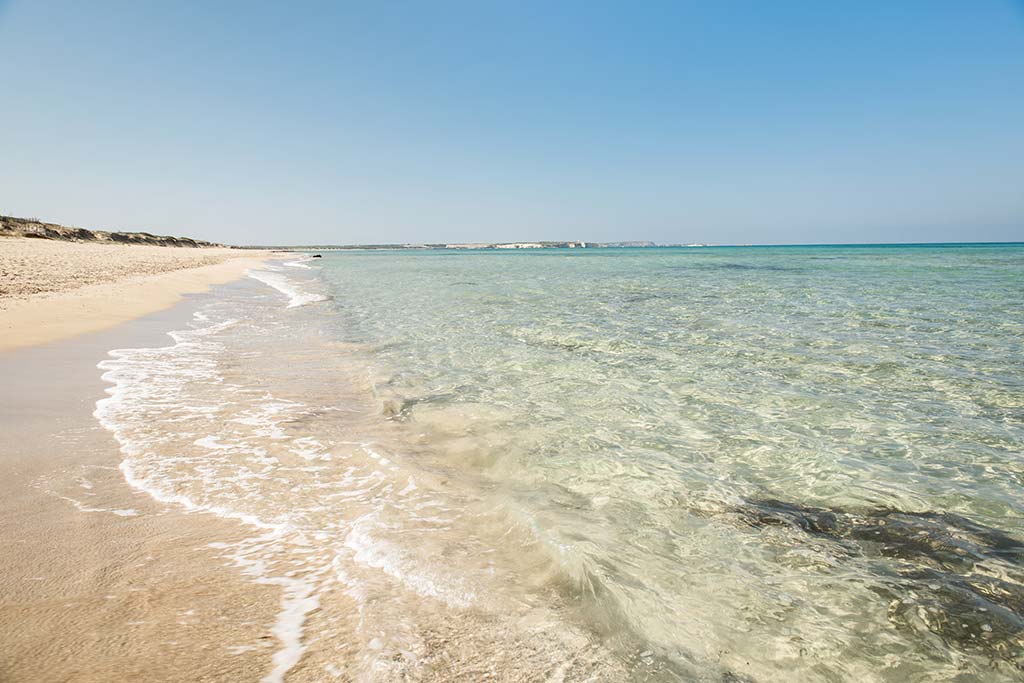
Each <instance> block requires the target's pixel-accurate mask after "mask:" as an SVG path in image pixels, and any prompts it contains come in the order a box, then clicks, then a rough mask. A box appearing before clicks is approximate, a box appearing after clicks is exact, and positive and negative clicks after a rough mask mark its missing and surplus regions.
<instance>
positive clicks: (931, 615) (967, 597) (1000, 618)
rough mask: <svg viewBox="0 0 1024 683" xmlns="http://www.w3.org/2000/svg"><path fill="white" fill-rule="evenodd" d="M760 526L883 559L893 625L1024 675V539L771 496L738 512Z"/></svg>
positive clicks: (956, 519)
mask: <svg viewBox="0 0 1024 683" xmlns="http://www.w3.org/2000/svg"><path fill="white" fill-rule="evenodd" d="M732 512H734V513H735V514H738V515H739V516H740V517H741V518H742V519H743V521H745V522H746V523H747V524H750V525H751V526H753V527H755V528H761V527H767V526H788V527H792V528H795V529H799V530H800V531H802V532H804V533H807V534H809V535H812V536H815V537H817V538H825V539H829V540H831V541H834V542H836V543H840V544H842V545H843V546H844V548H845V549H846V550H848V551H851V552H852V553H854V554H859V555H862V556H864V557H867V558H879V559H881V560H883V562H880V563H875V564H874V566H875V567H876V571H877V572H878V574H879V575H880V576H881V578H882V579H883V580H882V582H881V586H882V587H881V588H877V589H876V592H877V593H878V594H879V597H880V598H882V599H885V600H888V601H889V609H888V613H889V619H890V621H891V622H892V623H893V624H895V625H897V626H899V627H902V628H904V629H907V630H910V631H914V632H916V631H919V630H920V629H922V628H923V629H925V630H927V631H928V632H930V633H932V634H935V635H937V636H939V637H940V638H941V639H942V640H943V642H945V643H946V644H948V645H950V646H953V647H957V648H959V649H962V650H966V651H980V652H984V653H986V654H987V655H989V656H991V657H993V658H998V659H1002V660H1005V661H1007V662H1010V663H1011V664H1013V665H1014V666H1016V667H1017V668H1020V669H1022V670H1024V585H1022V582H1024V542H1021V541H1019V540H1017V539H1015V538H1013V537H1011V536H1009V535H1008V534H1006V533H1005V532H1003V531H1000V530H998V529H993V528H990V527H987V526H985V525H983V524H979V523H977V522H975V521H973V520H970V519H967V518H966V517H962V516H960V515H955V514H951V513H945V512H903V511H900V510H892V509H876V510H869V511H866V512H855V511H849V510H841V509H837V508H817V507H812V506H804V505H799V504H795V503H787V502H783V501H779V500H773V499H762V500H750V501H747V503H746V504H745V505H743V506H739V507H736V508H734V509H733V510H732Z"/></svg>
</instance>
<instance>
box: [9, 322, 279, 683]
mask: <svg viewBox="0 0 1024 683" xmlns="http://www.w3.org/2000/svg"><path fill="white" fill-rule="evenodd" d="M191 311H192V305H191V304H190V303H189V302H186V303H184V304H182V305H180V306H177V307H174V308H173V309H171V310H167V311H162V312H160V313H156V314H153V315H150V316H147V317H144V318H141V319H139V320H136V321H133V322H131V323H128V324H126V325H122V326H119V327H117V328H116V329H114V330H109V331H106V332H101V333H93V334H88V335H84V336H79V337H77V338H75V339H73V340H67V341H63V342H59V343H54V344H48V345H44V346H37V347H33V348H27V349H21V350H18V351H13V352H10V351H9V352H4V353H0V377H3V380H4V381H3V382H2V383H0V402H2V405H3V406H4V409H3V411H2V412H0V538H3V539H4V543H3V546H2V550H0V567H2V569H0V642H2V643H3V647H0V681H4V682H7V681H104V682H107V681H129V680H146V681H181V680H191V681H211V680H222V681H228V680H249V681H255V680H259V679H260V678H261V677H262V676H263V675H265V674H266V672H268V671H269V670H270V669H271V658H272V655H273V653H274V652H275V651H276V650H277V649H278V647H279V643H278V641H277V638H276V637H275V636H274V634H273V633H272V631H271V629H272V627H273V625H274V622H275V618H276V614H277V612H278V610H279V600H280V591H279V590H278V589H277V588H276V587H274V586H269V585H257V584H254V583H252V582H251V581H249V580H247V579H246V577H245V576H244V575H242V573H241V572H239V570H238V569H237V568H235V567H233V566H228V565H227V561H226V560H225V559H224V558H223V557H222V555H221V554H220V553H218V551H217V550H216V549H214V548H211V547H209V544H210V543H211V542H214V541H218V542H224V541H229V542H230V541H231V540H232V539H235V538H238V537H240V536H241V535H243V534H244V530H242V529H241V525H239V524H235V523H233V522H230V521H227V520H222V519H218V518H216V517H213V516H212V515H186V514H184V513H182V512H180V511H178V510H176V509H174V508H170V507H165V506H162V505H159V504H157V503H155V502H154V501H152V499H150V498H149V497H148V496H146V495H145V494H142V493H139V492H136V491H134V490H132V489H131V488H129V487H128V485H127V484H126V483H125V481H124V479H123V477H122V475H121V472H120V471H119V470H118V469H117V466H118V463H119V462H120V460H121V456H120V453H119V451H118V444H117V443H116V442H115V440H114V439H113V437H112V436H111V434H110V433H109V432H107V431H106V430H104V429H103V428H102V427H101V426H100V425H99V424H98V423H97V422H96V420H95V418H94V417H93V416H92V411H93V410H94V408H95V402H96V400H97V399H99V398H101V397H102V396H103V395H104V393H103V392H104V389H105V385H104V383H103V382H102V381H101V380H100V371H99V370H98V369H97V368H96V363H97V362H98V361H99V360H101V359H103V358H104V357H105V356H106V352H107V350H108V349H110V348H115V347H119V346H121V347H123V346H130V345H145V344H150V345H153V344H162V343H166V341H167V337H166V336H165V334H164V333H165V332H166V330H168V329H173V327H174V326H175V325H180V323H181V322H182V321H184V320H186V319H187V318H188V317H189V316H190V315H191Z"/></svg>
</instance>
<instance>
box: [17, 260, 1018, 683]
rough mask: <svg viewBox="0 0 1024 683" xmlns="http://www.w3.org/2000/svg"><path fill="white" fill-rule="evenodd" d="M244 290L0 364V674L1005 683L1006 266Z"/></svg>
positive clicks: (316, 278) (385, 264)
mask: <svg viewBox="0 0 1024 683" xmlns="http://www.w3.org/2000/svg"><path fill="white" fill-rule="evenodd" d="M67 246H68V248H69V249H74V248H77V247H79V246H81V245H75V244H72V245H67ZM103 248H107V247H106V246H104V247H103ZM115 248H117V249H135V248H137V247H115ZM183 251H185V250H183ZM189 251H197V252H199V253H200V254H202V252H205V251H207V250H205V249H203V250H189ZM68 253H70V252H68ZM124 253H126V254H128V256H129V257H130V256H131V254H130V253H129V252H124ZM139 253H140V254H141V253H142V252H139ZM229 253H232V252H229ZM210 254H212V255H214V256H217V254H216V252H213V251H211V252H210ZM69 258H72V257H70V256H69ZM257 258H261V259H262V260H261V261H259V262H256V263H252V262H249V264H248V265H247V266H246V267H244V268H243V267H242V266H241V265H240V263H236V262H233V261H225V262H221V263H214V264H205V265H198V266H197V267H196V268H193V269H178V270H173V271H171V272H167V273H162V274H156V275H140V274H137V273H135V274H132V275H130V276H129V277H130V278H140V279H130V280H122V281H115V282H105V283H104V282H101V283H94V284H89V285H86V286H84V287H81V288H79V289H77V290H74V291H72V292H70V295H72V296H73V295H75V293H76V292H89V291H90V290H93V289H94V288H95V289H97V290H99V289H102V288H107V289H103V291H110V289H109V288H116V287H121V288H123V289H122V290H121V291H128V292H135V291H140V289H139V288H140V285H138V283H139V282H150V283H151V284H152V286H153V287H155V288H157V289H161V288H162V289H164V290H169V291H167V292H165V293H166V294H167V299H166V301H167V303H166V304H164V303H161V304H160V306H159V310H151V311H150V312H148V313H146V314H144V315H141V316H139V317H135V318H132V319H130V320H127V321H124V322H121V323H120V324H113V323H111V322H110V321H111V318H106V319H105V320H106V322H105V323H104V325H103V326H102V327H103V329H94V330H93V331H90V332H82V333H81V334H78V335H76V336H72V337H65V338H63V339H59V340H54V341H51V342H48V343H45V344H35V345H22V347H21V348H18V349H13V350H7V351H4V352H2V353H0V373H2V376H3V377H4V379H5V382H4V384H3V387H2V389H0V391H2V394H0V400H2V401H3V404H4V405H7V406H9V409H8V410H5V411H4V413H3V424H2V425H0V427H2V429H0V453H2V454H3V457H2V459H0V467H2V468H3V471H2V473H0V474H2V478H0V480H2V486H3V490H2V491H0V506H2V509H0V525H2V527H0V532H2V533H3V537H4V538H5V539H11V543H9V544H8V546H7V547H8V550H6V551H5V552H6V553H7V557H5V563H4V565H5V570H4V572H3V574H2V575H0V576H2V578H0V581H2V585H0V588H2V594H3V596H4V600H3V603H2V606H0V632H2V633H3V634H4V640H5V643H6V644H8V647H7V648H6V649H5V651H4V653H3V655H2V657H3V658H4V659H2V660H0V672H2V674H3V676H6V678H9V679H11V680H69V681H101V680H102V681H111V680H114V681H116V680H139V679H142V680H157V681H163V680H166V681H172V680H182V679H186V680H210V681H236V680H252V681H257V680H259V681H267V682H268V683H274V682H277V681H281V682H288V683H298V682H303V681H371V682H376V681H379V682H382V683H383V682H389V681H398V680H411V681H417V680H418V681H463V680H497V681H509V682H517V683H520V682H526V681H530V682H533V681H547V680H561V681H567V682H582V681H630V682H632V681H637V682H639V681H644V682H653V681H657V682H662V681H664V682H666V683H667V682H669V681H680V680H683V681H690V680H693V681H721V680H743V681H758V682H759V683H763V682H768V681H776V682H779V683H782V682H783V681H788V680H794V679H800V680H857V681H872V682H878V683H891V682H893V681H902V680H951V681H952V680H959V679H958V678H957V677H958V676H961V677H962V675H978V676H983V677H984V680H992V681H1010V680H1014V679H1015V678H1016V677H1017V675H1018V674H1019V671H1020V670H1021V669H1020V667H1021V666H1022V662H1024V642H1022V640H1021V637H1020V633H1021V629H1020V628H1019V626H1020V623H1021V616H1020V614H1019V612H1018V607H1017V605H1018V604H1019V596H1020V595H1021V589H1020V585H1021V580H1022V577H1021V575H1020V572H1019V567H1020V562H1021V561H1022V557H1024V543H1022V542H1021V540H1020V537H1021V532H1022V527H1021V524H1020V516H1019V513H1018V511H1019V509H1020V505H1021V499H1020V489H1019V486H1017V485H1016V483H1015V482H1016V481H1017V479H1016V477H1019V475H1020V471H1019V466H1018V465H1017V463H1016V461H1015V460H1014V459H1013V458H1012V457H1009V454H1012V453H1014V452H1018V451H1019V448H1020V444H1021V439H1022V434H1021V432H1020V429H1019V424H1020V422H1019V417H1020V409H1021V406H1020V401H1019V392H1018V389H1019V387H1020V386H1021V382H1022V378H1021V376H1020V373H1019V369H1018V368H1015V367H1013V366H1012V365H1008V364H1007V363H1006V361H1005V359H1006V358H1008V357H1011V355H1012V352H1013V351H1012V350H1013V349H1014V348H1015V344H1016V343H1017V341H1016V340H1017V338H1018V333H1019V332H1020V321H1019V317H1018V316H1017V313H1016V312H1017V311H1018V310H1019V303H1020V302H1019V296H1020V295H1019V291H1020V290H1019V284H1020V272H1021V271H1020V268H1019V266H1020V264H1021V262H1022V260H1024V251H1022V247H1020V246H1019V245H1018V246H1008V247H998V246H974V245H962V246H957V247H947V248H940V247H899V248H896V247H893V248H849V247H827V248H826V247H779V248H704V249H607V250H568V249H564V250H536V251H532V252H531V253H526V252H525V250H524V251H523V252H515V251H499V250H492V251H474V250H466V251H460V252H458V253H453V252H452V251H448V250H418V251H401V250H399V251H394V252H388V253H373V252H361V253H355V252H353V253H343V254H329V255H327V256H325V257H324V258H322V259H312V258H307V257H305V256H303V255H301V254H289V255H282V254H278V255H277V257H276V258H269V255H263V254H261V255H259V256H258V257H257ZM139 267H140V268H141V267H142V266H139ZM229 267H230V268H235V269H236V270H225V269H227V268H229ZM218 269H221V270H218ZM894 274H897V275H896V276H894ZM69 280H74V278H73V277H72V278H69ZM215 281H219V282H220V284H213V285H212V286H210V285H209V283H210V282H215ZM965 282H971V283H972V286H973V287H975V288H976V289H977V290H978V291H979V292H981V294H979V297H978V299H979V301H984V302H985V303H984V305H983V306H982V305H979V306H978V307H977V308H976V309H975V310H974V312H973V316H972V317H970V318H967V319H965V318H964V317H963V316H962V315H961V313H960V308H959V300H960V292H961V291H962V289H963V283H965ZM183 283H188V284H187V286H186V285H184V284H183ZM851 283H855V284H851ZM208 286H209V288H208V289H207V287H208ZM193 288H194V289H193ZM911 291H912V292H914V293H915V295H914V296H909V295H908V292H911ZM190 292H191V293H190ZM66 296H68V294H61V293H59V292H57V293H51V294H45V295H41V296H40V297H38V299H34V298H28V299H26V300H25V301H28V302H32V301H37V300H38V301H47V300H52V301H54V302H59V301H60V300H61V299H62V298H63V297H66ZM96 300H97V301H98V297H97V298H96ZM161 301H163V300H162V299H161ZM174 301H177V303H176V304H174ZM65 303H66V301H65ZM54 305H56V303H55V304H54ZM132 310H135V309H132ZM139 310H141V309H139ZM118 315H125V316H127V313H125V312H123V311H122V312H121V313H119V314H118ZM937 336H938V337H942V338H944V339H946V340H947V342H946V346H945V347H944V348H937V347H936V344H935V339H936V338H937ZM978 368H984V370H979V369H978ZM182 672H186V673H185V674H183V673H182ZM0 678H2V677H0Z"/></svg>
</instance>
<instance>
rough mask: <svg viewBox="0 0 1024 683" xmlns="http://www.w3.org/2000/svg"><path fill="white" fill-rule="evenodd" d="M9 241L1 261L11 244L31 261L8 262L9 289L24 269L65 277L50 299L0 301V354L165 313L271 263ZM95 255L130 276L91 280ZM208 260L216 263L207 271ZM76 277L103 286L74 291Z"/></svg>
mask: <svg viewBox="0 0 1024 683" xmlns="http://www.w3.org/2000/svg"><path fill="white" fill-rule="evenodd" d="M8 239H10V240H11V241H8ZM8 239H5V240H3V241H0V256H3V255H4V253H3V252H4V249H3V247H5V246H7V245H11V244H14V245H15V246H16V247H17V248H19V249H21V250H26V251H29V252H30V253H31V255H32V256H33V257H34V258H33V260H30V259H28V258H25V257H22V258H21V259H20V260H18V259H12V260H14V261H15V264H14V266H13V269H14V271H15V272H13V273H5V275H6V276H7V277H9V278H10V279H11V280H13V281H14V282H17V281H18V280H19V279H21V278H23V277H24V274H23V273H22V272H19V268H21V269H25V263H26V262H28V263H30V264H31V265H32V266H34V267H35V269H36V271H41V272H42V273H43V275H44V276H45V275H46V274H47V273H48V272H49V269H50V268H54V269H57V268H61V267H63V268H64V270H65V271H66V272H64V273H62V275H63V277H64V278H65V280H64V281H63V283H62V284H64V285H65V286H64V287H61V288H58V289H57V290H56V291H47V292H41V293H35V294H31V295H29V296H25V297H20V298H14V297H12V296H0V352H5V351H13V350H15V349H20V348H25V347H31V346H37V345H41V344H47V343H51V342H55V341H59V340H62V339H68V338H72V337H77V336H79V335H82V334H86V333H89V332H98V331H101V330H106V329H109V328H112V327H114V326H116V325H118V324H120V323H123V322H126V321H129V320H133V319H136V318H139V317H142V316H145V315H148V314H151V313H155V312H157V311H160V310H164V309H167V308H169V307H171V306H174V305H175V304H177V303H179V302H180V301H181V300H182V299H183V297H184V296H185V295H187V294H195V293H199V292H204V291H206V290H208V289H209V288H210V287H211V286H213V285H218V284H224V283H228V282H231V281H233V280H237V279H239V278H241V277H243V276H244V275H245V272H246V271H247V270H249V269H251V268H254V267H258V266H260V265H262V264H263V263H265V262H266V261H267V260H268V259H270V258H271V257H272V255H271V254H270V252H263V253H261V252H256V253H246V254H237V255H236V254H235V253H232V252H228V251H227V250H223V251H221V250H217V251H212V250H200V249H187V250H186V248H184V247H140V246H113V245H111V246H102V247H99V249H100V252H97V251H96V249H95V248H93V249H88V248H87V247H85V246H83V245H78V244H69V243H50V244H26V243H27V242H31V243H35V242H36V240H24V241H23V240H21V239H18V238H8ZM179 249H180V250H181V251H178V250H179ZM153 250H156V251H155V252H154V251H153ZM171 250H174V251H171ZM36 252H38V255H37V254H36ZM97 253H100V254H102V255H103V256H104V257H108V260H109V257H115V259H116V260H118V261H123V262H125V263H126V266H127V268H126V271H127V272H128V273H130V274H127V275H123V276H120V277H118V275H119V274H118V273H113V275H114V277H109V275H110V273H102V274H101V275H100V276H96V275H95V273H94V272H93V273H90V272H87V271H88V268H89V267H91V268H92V269H93V271H95V270H96V267H97V266H96V264H95V263H90V262H89V261H90V259H92V260H93V261H95V259H96V257H95V255H96V254H97ZM154 254H155V255H156V257H155V258H154ZM135 257H138V258H140V259H141V258H142V257H146V258H147V259H148V261H147V262H145V263H133V262H132V261H133V258H135ZM211 258H213V259H220V260H219V262H215V263H208V261H209V259H211ZM160 259H163V260H164V262H160ZM188 259H191V261H190V260H188ZM35 261H38V263H36V262H35ZM154 261H155V263H154ZM0 265H2V264H0ZM99 265H100V267H102V266H104V265H105V264H102V263H101V264H99ZM133 270H134V271H135V272H132V271H133ZM147 270H148V271H149V272H147ZM140 271H141V274H140ZM152 271H157V272H152ZM83 275H91V276H92V277H93V278H96V277H101V278H103V279H105V280H107V281H102V282H95V283H91V284H85V285H83V286H76V285H77V282H76V278H78V277H80V276H83Z"/></svg>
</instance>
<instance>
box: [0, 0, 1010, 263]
mask: <svg viewBox="0 0 1024 683" xmlns="http://www.w3.org/2000/svg"><path fill="white" fill-rule="evenodd" d="M0 46H2V57H0V86H2V87H3V99H2V104H0V159H2V163H0V213H2V214H7V215H17V216H28V217H39V218H41V219H43V220H47V221H51V222H56V223H62V224H66V225H78V226H84V227H92V228H101V229H126V230H146V231H149V232H156V233H160V234H183V235H189V236H193V237H198V238H202V239H209V240H215V241H222V242H227V243H233V244H275V245H277V244H358V243H402V242H416V243H420V242H494V241H525V240H576V239H582V240H588V241H619V240H654V241H657V242H667V243H677V242H681V243H691V242H704V243H719V244H747V243H755V244H777V243H851V242H924V241H1015V240H1024V2H1022V1H1021V0H960V1H958V2H952V1H946V0H920V1H915V0H901V1H900V2H892V1H891V0H863V1H860V2H853V1H852V0H851V1H849V2H841V1H836V2H822V1H821V0H804V1H796V0H790V1H787V0H777V1H771V2H768V1H764V0H757V1H743V0H706V1H704V2H696V1H692V2H691V1H687V0H674V1H671V2H657V1H655V0H650V1H645V2H640V3H635V2H625V1H624V2H614V3H609V2H600V1H585V2H514V3H513V2H487V1H485V0H476V1H472V2H444V1H440V0H439V1H436V2H425V1H424V2H399V1H395V2H364V3H343V2H293V3H284V2H278V3H260V2H232V1H230V0H222V1H218V2H194V3H193V2H186V1H181V2H149V1H142V2H138V1H129V2H118V1H116V0H105V1H104V2H81V1H80V0H76V1H71V2H63V1H60V0H57V1H53V2H50V1H48V0H10V1H7V2H5V1H4V0H0Z"/></svg>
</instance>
